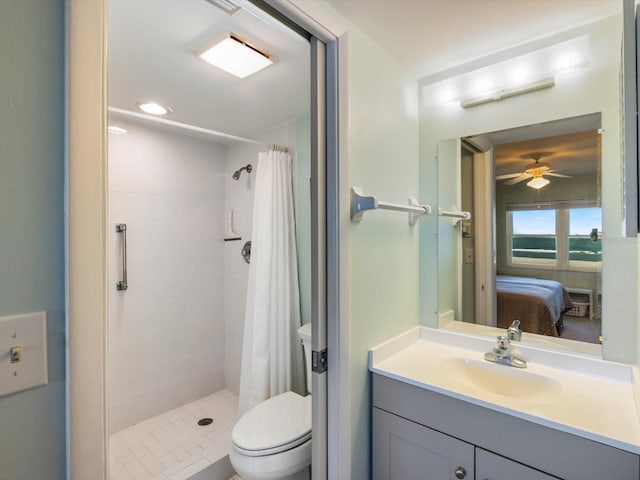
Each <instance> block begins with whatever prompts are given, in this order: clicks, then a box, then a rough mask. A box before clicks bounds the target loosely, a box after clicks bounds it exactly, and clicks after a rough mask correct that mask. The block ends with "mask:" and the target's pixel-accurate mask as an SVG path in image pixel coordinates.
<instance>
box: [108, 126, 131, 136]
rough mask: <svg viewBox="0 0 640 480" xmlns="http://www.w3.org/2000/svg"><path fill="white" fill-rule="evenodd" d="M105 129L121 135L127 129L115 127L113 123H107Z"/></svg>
mask: <svg viewBox="0 0 640 480" xmlns="http://www.w3.org/2000/svg"><path fill="white" fill-rule="evenodd" d="M107 130H109V132H110V133H115V134H116V135H122V134H125V133H127V131H126V130H125V129H124V128H122V127H116V126H115V125H109V126H108V127H107Z"/></svg>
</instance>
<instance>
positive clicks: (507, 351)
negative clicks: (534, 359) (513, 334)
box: [484, 335, 527, 368]
mask: <svg viewBox="0 0 640 480" xmlns="http://www.w3.org/2000/svg"><path fill="white" fill-rule="evenodd" d="M484 359H485V360H487V361H489V362H495V363H504V364H505V365H511V366H512V367H517V368H527V361H526V360H525V359H524V358H522V357H520V356H518V355H516V354H515V353H513V351H511V340H509V337H508V336H505V335H498V337H497V345H496V348H494V349H492V350H491V351H490V352H487V353H485V354H484Z"/></svg>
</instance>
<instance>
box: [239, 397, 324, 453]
mask: <svg viewBox="0 0 640 480" xmlns="http://www.w3.org/2000/svg"><path fill="white" fill-rule="evenodd" d="M231 438H232V440H233V446H234V449H235V450H236V451H237V452H238V453H240V454H242V455H246V456H249V457H261V456H265V455H273V454H276V453H280V452H284V451H287V450H291V449H293V448H295V447H297V446H299V445H302V444H303V443H305V442H307V441H309V440H310V438H311V395H308V396H306V397H302V396H300V395H298V394H297V393H294V392H285V393H282V394H280V395H276V396H275V397H273V398H270V399H268V400H265V401H264V402H261V403H259V404H258V405H256V406H255V407H253V408H252V409H251V410H249V411H248V412H247V413H245V414H244V415H243V416H242V417H241V418H240V420H238V422H237V423H236V425H235V427H234V428H233V431H232V433H231Z"/></svg>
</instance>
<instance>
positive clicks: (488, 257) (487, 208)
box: [472, 149, 496, 327]
mask: <svg viewBox="0 0 640 480" xmlns="http://www.w3.org/2000/svg"><path fill="white" fill-rule="evenodd" d="M473 161H474V185H473V187H474V202H473V204H474V211H473V214H472V215H473V218H474V227H475V236H474V249H475V262H476V279H475V280H476V282H475V284H476V292H475V306H476V323H479V324H482V325H490V326H494V327H495V326H496V307H495V305H496V293H495V281H496V246H495V245H496V243H495V201H494V190H495V181H494V167H493V149H490V150H488V151H486V152H482V153H476V154H475V155H474V156H473Z"/></svg>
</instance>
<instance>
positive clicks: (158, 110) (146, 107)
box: [136, 102, 171, 115]
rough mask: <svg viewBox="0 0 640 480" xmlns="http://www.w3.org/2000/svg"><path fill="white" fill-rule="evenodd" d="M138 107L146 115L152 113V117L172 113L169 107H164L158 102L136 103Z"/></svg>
mask: <svg viewBox="0 0 640 480" xmlns="http://www.w3.org/2000/svg"><path fill="white" fill-rule="evenodd" d="M136 107H138V108H139V109H140V110H142V111H143V112H144V113H150V114H151V115H166V114H167V113H169V112H170V111H171V109H170V108H169V107H164V106H162V105H160V104H159V103H156V102H148V103H136Z"/></svg>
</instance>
